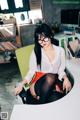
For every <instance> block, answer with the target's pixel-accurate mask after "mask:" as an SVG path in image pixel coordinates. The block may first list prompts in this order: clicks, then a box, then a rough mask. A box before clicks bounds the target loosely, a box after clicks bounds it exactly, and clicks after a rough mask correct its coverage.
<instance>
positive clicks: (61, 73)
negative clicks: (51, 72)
mask: <svg viewBox="0 0 80 120" xmlns="http://www.w3.org/2000/svg"><path fill="white" fill-rule="evenodd" d="M65 66H66V65H65V51H64V49H63V48H61V65H60V68H59V71H58V74H59V79H60V80H62V79H63V80H64V81H63V90H64V89H66V93H67V92H68V91H70V90H71V83H70V81H69V79H68V77H67V75H66V73H65Z"/></svg>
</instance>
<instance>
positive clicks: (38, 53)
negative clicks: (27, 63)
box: [34, 23, 53, 69]
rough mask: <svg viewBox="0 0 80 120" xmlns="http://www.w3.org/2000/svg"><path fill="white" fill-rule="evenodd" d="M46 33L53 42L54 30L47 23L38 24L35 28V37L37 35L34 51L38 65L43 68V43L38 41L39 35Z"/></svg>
mask: <svg viewBox="0 0 80 120" xmlns="http://www.w3.org/2000/svg"><path fill="white" fill-rule="evenodd" d="M42 34H44V35H45V36H46V37H48V38H50V39H51V43H53V36H52V30H51V28H50V27H49V26H48V25H47V24H45V23H42V24H41V25H38V26H37V27H36V29H35V33H34V37H35V47H34V52H35V55H36V60H37V65H38V66H40V69H41V57H42V54H41V45H40V44H39V43H38V36H39V35H42Z"/></svg>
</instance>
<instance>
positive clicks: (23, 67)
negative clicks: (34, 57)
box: [15, 45, 34, 79]
mask: <svg viewBox="0 0 80 120" xmlns="http://www.w3.org/2000/svg"><path fill="white" fill-rule="evenodd" d="M33 48H34V45H28V46H26V47H22V48H19V49H17V50H16V51H15V53H16V58H17V62H18V65H19V69H20V72H21V76H22V79H23V78H24V77H25V75H26V74H27V72H28V70H29V58H30V54H31V52H32V50H33Z"/></svg>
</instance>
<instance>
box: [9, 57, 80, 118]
mask: <svg viewBox="0 0 80 120" xmlns="http://www.w3.org/2000/svg"><path fill="white" fill-rule="evenodd" d="M66 67H67V69H68V70H69V71H70V73H71V74H72V75H73V76H74V87H73V88H72V90H71V91H70V92H69V93H68V94H67V95H66V96H65V97H63V98H62V99H60V100H57V101H55V102H52V103H49V104H44V105H15V106H14V108H13V111H12V115H11V119H10V120H80V59H72V60H67V61H66Z"/></svg>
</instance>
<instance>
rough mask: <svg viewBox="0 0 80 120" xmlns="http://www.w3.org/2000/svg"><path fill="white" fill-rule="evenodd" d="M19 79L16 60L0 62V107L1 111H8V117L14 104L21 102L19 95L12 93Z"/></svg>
mask: <svg viewBox="0 0 80 120" xmlns="http://www.w3.org/2000/svg"><path fill="white" fill-rule="evenodd" d="M20 81H21V76H20V72H19V69H18V65H17V62H16V61H15V62H12V63H7V64H0V107H1V112H8V115H9V118H8V120H9V119H10V115H11V112H12V109H13V106H14V104H22V101H21V99H20V98H19V97H16V96H15V95H14V88H15V85H16V83H18V82H20Z"/></svg>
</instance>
